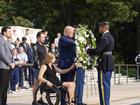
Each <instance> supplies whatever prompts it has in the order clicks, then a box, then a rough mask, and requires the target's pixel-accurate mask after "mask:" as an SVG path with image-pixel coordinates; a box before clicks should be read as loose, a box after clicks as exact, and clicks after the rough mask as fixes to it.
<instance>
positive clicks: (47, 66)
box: [38, 53, 75, 103]
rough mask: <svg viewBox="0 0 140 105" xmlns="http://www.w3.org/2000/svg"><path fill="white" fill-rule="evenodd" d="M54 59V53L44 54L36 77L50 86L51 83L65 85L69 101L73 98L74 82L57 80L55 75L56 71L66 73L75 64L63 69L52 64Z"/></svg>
mask: <svg viewBox="0 0 140 105" xmlns="http://www.w3.org/2000/svg"><path fill="white" fill-rule="evenodd" d="M55 60H56V59H55V56H54V54H52V53H48V54H47V55H46V57H45V60H44V62H43V65H42V66H41V68H40V71H39V76H38V79H39V81H40V82H41V83H44V82H46V83H47V85H48V86H49V87H52V86H53V85H57V86H62V87H65V88H66V89H67V91H68V93H69V98H70V99H69V101H70V103H71V102H72V100H73V99H74V91H75V83H74V82H61V81H59V79H58V77H57V76H56V72H58V73H61V74H64V73H67V72H69V71H70V70H73V68H75V64H73V65H72V66H71V67H69V68H67V69H65V70H62V69H60V68H58V67H56V66H55V65H54V62H55Z"/></svg>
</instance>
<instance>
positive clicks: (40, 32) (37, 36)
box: [36, 31, 44, 39]
mask: <svg viewBox="0 0 140 105" xmlns="http://www.w3.org/2000/svg"><path fill="white" fill-rule="evenodd" d="M41 34H44V32H43V31H39V32H38V33H37V35H36V38H37V39H38V38H39V37H40V36H41Z"/></svg>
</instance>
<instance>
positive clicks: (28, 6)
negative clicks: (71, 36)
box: [0, 0, 140, 59]
mask: <svg viewBox="0 0 140 105" xmlns="http://www.w3.org/2000/svg"><path fill="white" fill-rule="evenodd" d="M139 12H140V0H0V14H1V15H0V25H1V26H3V25H21V26H26V27H35V28H47V29H48V30H49V35H50V36H51V37H52V38H54V37H55V34H56V33H57V32H63V29H64V26H66V25H78V24H87V25H88V26H89V29H91V30H92V31H93V32H95V31H96V27H97V24H98V22H99V21H102V20H107V21H109V22H110V23H111V30H112V31H113V32H114V37H115V39H116V41H117V42H116V43H117V44H116V49H117V50H116V51H118V49H120V50H121V51H119V52H118V53H119V54H120V55H122V56H123V55H124V54H125V53H126V52H127V51H128V50H129V48H127V49H126V50H123V49H124V48H125V45H124V44H123V43H124V42H126V43H128V41H129V40H130V39H133V42H136V43H135V44H134V43H133V42H130V41H129V43H130V46H135V47H132V48H135V50H134V51H135V52H136V50H140V47H139V45H140V44H139V42H138V39H140V36H139V34H140V31H139V30H140V28H139V27H140V20H139V19H140V15H139ZM128 29H131V32H129V31H128ZM134 34H135V36H134ZM132 36H134V37H133V38H132ZM126 37H127V38H126ZM135 37H136V38H135ZM127 57H128V56H127ZM131 58H132V57H131ZM124 59H126V57H124Z"/></svg>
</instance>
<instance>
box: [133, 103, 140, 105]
mask: <svg viewBox="0 0 140 105" xmlns="http://www.w3.org/2000/svg"><path fill="white" fill-rule="evenodd" d="M131 105H140V103H134V104H131Z"/></svg>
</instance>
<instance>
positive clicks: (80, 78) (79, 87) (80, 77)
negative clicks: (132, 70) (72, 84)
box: [75, 67, 85, 105]
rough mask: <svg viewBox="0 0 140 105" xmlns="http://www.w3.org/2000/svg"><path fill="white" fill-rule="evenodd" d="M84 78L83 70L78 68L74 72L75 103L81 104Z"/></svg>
mask: <svg viewBox="0 0 140 105" xmlns="http://www.w3.org/2000/svg"><path fill="white" fill-rule="evenodd" d="M84 78H85V70H84V69H83V68H80V67H78V68H77V70H76V89H75V90H76V101H77V102H76V103H77V104H79V105H80V104H81V103H82V100H83V91H84Z"/></svg>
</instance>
